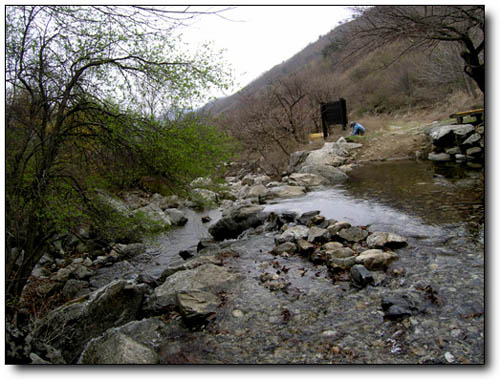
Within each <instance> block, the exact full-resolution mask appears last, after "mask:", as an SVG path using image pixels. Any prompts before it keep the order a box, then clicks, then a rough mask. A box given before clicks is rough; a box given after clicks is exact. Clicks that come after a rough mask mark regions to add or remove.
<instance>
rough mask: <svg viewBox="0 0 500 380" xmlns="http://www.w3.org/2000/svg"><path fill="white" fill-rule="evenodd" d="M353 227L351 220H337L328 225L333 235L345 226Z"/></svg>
mask: <svg viewBox="0 0 500 380" xmlns="http://www.w3.org/2000/svg"><path fill="white" fill-rule="evenodd" d="M349 227H351V223H349V222H346V221H338V222H335V223H333V224H330V225H329V226H328V227H327V230H328V231H329V232H330V234H331V235H332V236H336V235H337V233H338V232H339V231H340V230H342V229H344V228H349Z"/></svg>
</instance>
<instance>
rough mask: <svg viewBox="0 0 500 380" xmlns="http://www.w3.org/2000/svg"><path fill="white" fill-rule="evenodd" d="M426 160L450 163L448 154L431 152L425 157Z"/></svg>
mask: <svg viewBox="0 0 500 380" xmlns="http://www.w3.org/2000/svg"><path fill="white" fill-rule="evenodd" d="M427 159H428V160H429V161H438V162H445V161H451V156H450V155H449V154H448V153H434V152H431V153H429V155H428V156H427Z"/></svg>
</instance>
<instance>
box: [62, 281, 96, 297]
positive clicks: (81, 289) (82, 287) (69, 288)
mask: <svg viewBox="0 0 500 380" xmlns="http://www.w3.org/2000/svg"><path fill="white" fill-rule="evenodd" d="M88 293H90V290H89V283H88V282H87V281H82V280H74V279H70V280H68V281H67V282H66V284H64V287H63V289H62V295H63V297H64V298H66V299H71V298H75V297H81V296H84V295H85V294H88Z"/></svg>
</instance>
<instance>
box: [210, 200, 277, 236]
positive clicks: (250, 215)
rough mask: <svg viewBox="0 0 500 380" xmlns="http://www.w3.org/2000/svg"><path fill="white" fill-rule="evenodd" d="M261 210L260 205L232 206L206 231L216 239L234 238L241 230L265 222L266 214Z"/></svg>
mask: <svg viewBox="0 0 500 380" xmlns="http://www.w3.org/2000/svg"><path fill="white" fill-rule="evenodd" d="M262 210H263V207H261V206H248V205H245V206H243V207H235V208H232V209H231V210H229V211H228V213H227V215H226V216H223V217H222V218H221V219H219V220H218V221H217V222H216V223H214V224H213V225H212V226H211V227H210V228H209V229H208V232H210V234H211V235H212V236H213V238H214V239H215V240H217V241H221V240H225V239H235V238H237V237H238V236H239V235H240V234H241V233H242V232H243V231H245V230H247V229H249V228H255V227H258V226H260V225H261V224H263V223H264V222H265V220H266V218H267V214H266V213H264V212H263V211H262Z"/></svg>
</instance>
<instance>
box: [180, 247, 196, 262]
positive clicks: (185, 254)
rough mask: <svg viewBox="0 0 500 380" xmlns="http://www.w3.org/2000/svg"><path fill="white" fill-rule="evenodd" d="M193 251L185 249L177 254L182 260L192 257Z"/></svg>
mask: <svg viewBox="0 0 500 380" xmlns="http://www.w3.org/2000/svg"><path fill="white" fill-rule="evenodd" d="M194 254H195V251H194V250H193V249H185V250H182V251H180V252H179V256H180V257H182V258H183V259H184V260H187V259H190V258H192V257H194Z"/></svg>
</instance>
